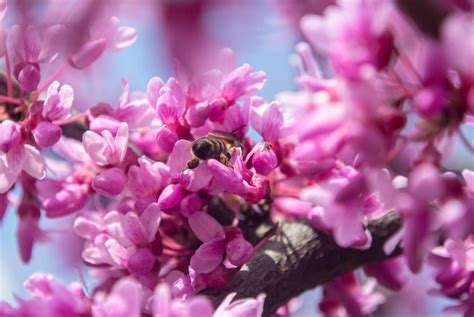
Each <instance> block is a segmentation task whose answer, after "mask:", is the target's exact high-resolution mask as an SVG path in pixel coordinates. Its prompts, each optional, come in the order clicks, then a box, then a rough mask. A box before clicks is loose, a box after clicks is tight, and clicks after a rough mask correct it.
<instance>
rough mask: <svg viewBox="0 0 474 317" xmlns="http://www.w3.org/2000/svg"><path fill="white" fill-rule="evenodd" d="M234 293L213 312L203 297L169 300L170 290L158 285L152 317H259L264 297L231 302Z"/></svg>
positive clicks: (210, 305)
mask: <svg viewBox="0 0 474 317" xmlns="http://www.w3.org/2000/svg"><path fill="white" fill-rule="evenodd" d="M235 295H236V294H235V293H232V294H229V295H228V296H227V297H226V298H225V299H224V300H223V301H222V303H221V304H220V305H219V307H217V309H216V310H215V311H214V308H213V307H212V304H211V302H210V301H209V300H208V299H207V298H206V297H204V296H195V297H192V298H191V299H188V300H186V301H181V300H178V299H172V298H171V292H170V288H169V286H168V285H166V284H159V285H158V286H157V287H156V289H155V293H154V295H153V317H173V316H180V317H191V316H202V317H260V316H262V313H263V303H264V301H265V295H263V294H262V295H259V296H258V297H257V298H244V299H240V300H237V301H235V302H232V299H233V298H234V297H235Z"/></svg>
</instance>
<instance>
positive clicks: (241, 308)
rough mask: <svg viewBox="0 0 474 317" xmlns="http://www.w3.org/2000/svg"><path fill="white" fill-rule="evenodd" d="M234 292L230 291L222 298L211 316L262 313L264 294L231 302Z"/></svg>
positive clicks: (246, 316) (247, 316) (249, 316)
mask: <svg viewBox="0 0 474 317" xmlns="http://www.w3.org/2000/svg"><path fill="white" fill-rule="evenodd" d="M235 295H236V294H235V293H231V294H229V295H227V296H226V298H224V300H223V301H222V303H221V304H220V305H219V307H217V309H216V311H215V312H214V316H213V317H260V316H262V314H263V304H264V302H265V294H260V295H258V296H257V297H256V298H243V299H239V300H236V301H235V302H232V299H233V298H234V297H235Z"/></svg>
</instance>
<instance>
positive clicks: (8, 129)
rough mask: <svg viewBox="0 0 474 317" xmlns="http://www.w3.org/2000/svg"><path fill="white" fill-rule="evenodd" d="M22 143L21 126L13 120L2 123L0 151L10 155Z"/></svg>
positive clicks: (0, 127)
mask: <svg viewBox="0 0 474 317" xmlns="http://www.w3.org/2000/svg"><path fill="white" fill-rule="evenodd" d="M20 141H21V130H20V126H19V125H18V124H16V123H15V122H13V121H11V120H5V121H3V122H2V123H0V150H1V151H2V152H3V153H8V152H9V151H10V149H12V148H14V147H16V146H17V145H18V144H19V143H20Z"/></svg>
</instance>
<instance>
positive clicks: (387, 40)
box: [301, 0, 393, 78]
mask: <svg viewBox="0 0 474 317" xmlns="http://www.w3.org/2000/svg"><path fill="white" fill-rule="evenodd" d="M391 10H392V7H391V5H390V3H389V2H388V1H381V2H378V1H359V0H357V1H353V2H348V1H339V2H338V5H337V6H330V7H328V8H327V9H326V10H325V11H324V16H317V15H306V16H304V17H303V19H302V20H301V28H302V30H303V33H304V34H305V35H306V37H307V38H308V39H309V41H310V42H311V44H312V45H313V46H314V47H315V48H316V49H317V50H318V51H320V52H321V53H324V54H327V55H328V56H329V57H330V59H331V62H332V65H333V67H334V69H335V71H336V72H337V73H338V74H340V75H343V76H347V77H349V78H358V77H360V76H362V74H363V70H364V67H366V66H373V67H375V68H376V69H381V68H383V67H385V66H386V65H387V63H388V61H389V59H390V56H391V52H392V48H393V35H392V34H391V33H390V31H389V27H388V21H389V17H390V12H391Z"/></svg>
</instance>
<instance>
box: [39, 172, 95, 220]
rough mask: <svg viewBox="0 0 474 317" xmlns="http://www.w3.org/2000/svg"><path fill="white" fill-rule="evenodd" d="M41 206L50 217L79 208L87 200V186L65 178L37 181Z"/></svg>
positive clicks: (66, 213)
mask: <svg viewBox="0 0 474 317" xmlns="http://www.w3.org/2000/svg"><path fill="white" fill-rule="evenodd" d="M36 188H37V189H38V194H39V197H40V199H41V201H42V207H43V208H44V209H45V210H46V216H48V217H50V218H56V217H63V216H65V215H68V214H71V213H73V212H75V211H78V210H80V209H81V208H82V207H84V206H85V204H86V202H87V194H88V192H89V186H88V185H87V184H81V183H76V182H74V181H72V182H69V181H67V180H64V181H61V180H52V179H45V180H42V181H40V182H38V183H37V186H36Z"/></svg>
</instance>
